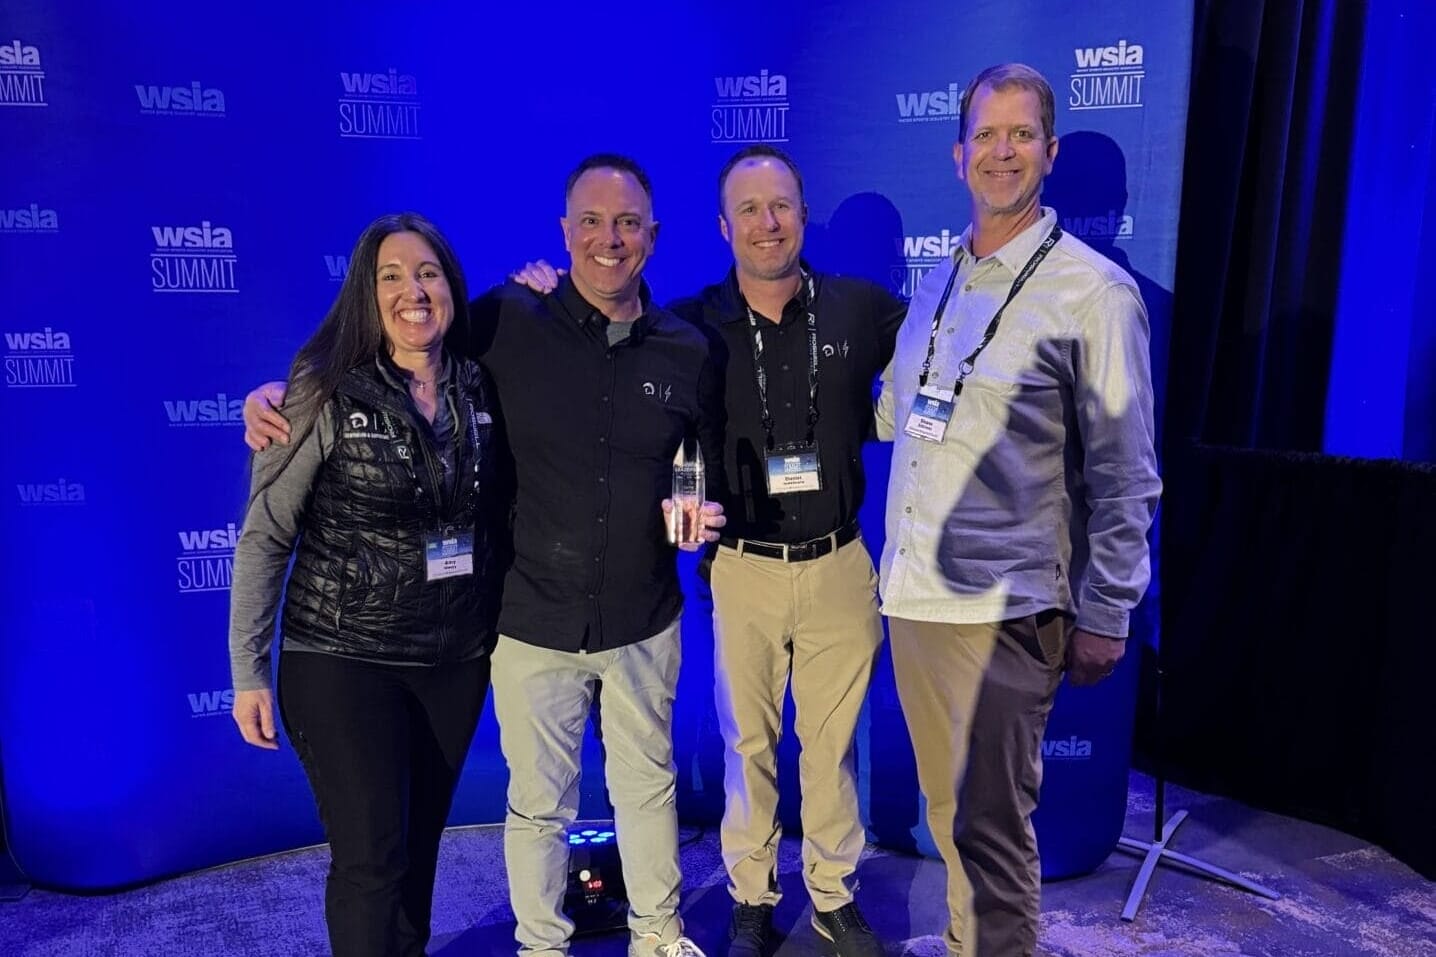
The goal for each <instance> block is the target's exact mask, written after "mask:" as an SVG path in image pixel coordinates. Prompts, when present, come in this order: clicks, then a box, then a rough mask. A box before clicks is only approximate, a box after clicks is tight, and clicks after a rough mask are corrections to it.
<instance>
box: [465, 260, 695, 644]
mask: <svg viewBox="0 0 1436 957" xmlns="http://www.w3.org/2000/svg"><path fill="white" fill-rule="evenodd" d="M469 318H470V324H471V327H470V331H471V333H472V340H471V341H470V343H469V351H470V352H472V353H473V354H474V355H475V357H476V358H478V359H479V360H480V361H482V362H483V364H484V366H485V367H486V368H487V369H488V370H489V373H490V374H491V375H492V376H493V379H494V383H495V385H496V387H497V390H498V398H499V404H500V406H501V407H502V411H503V417H504V425H505V431H506V432H507V435H508V442H509V446H510V448H511V449H512V453H513V466H514V471H515V478H516V480H517V484H516V489H515V515H514V561H513V565H512V567H511V569H510V571H509V574H508V577H507V579H506V580H505V583H504V600H503V611H502V613H501V615H500V618H499V630H500V631H501V632H502V633H503V634H505V635H508V636H509V637H511V638H515V639H518V640H519V641H523V642H526V643H528V644H532V645H539V646H541V647H545V648H555V649H558V650H561V651H579V650H587V651H600V650H603V649H606V648H616V647H619V646H621V645H626V644H631V643H633V642H636V641H642V640H643V639H645V638H649V637H651V636H653V635H655V634H657V633H658V632H660V631H662V630H663V629H664V628H666V627H668V625H669V624H671V623H672V621H673V619H674V618H676V617H677V616H678V613H679V612H680V611H681V610H682V607H683V596H682V592H681V591H680V590H679V587H678V571H677V564H676V559H675V550H674V547H673V546H672V545H669V544H668V541H667V536H666V530H665V528H664V523H663V515H662V512H661V510H660V502H661V501H662V500H663V498H665V497H666V496H668V495H669V494H671V492H672V477H673V454H674V452H675V451H677V449H678V443H679V442H680V441H682V440H683V439H685V438H688V437H693V438H696V439H697V440H698V441H699V442H700V443H701V444H702V446H703V454H704V458H705V461H706V462H707V463H710V467H709V473H710V475H711V479H710V482H709V484H710V485H715V486H716V485H717V483H718V482H720V481H721V472H720V467H719V466H718V465H717V463H718V461H719V458H720V456H721V453H722V447H721V444H720V443H721V435H722V421H721V417H722V405H721V402H722V397H721V394H720V390H721V385H720V384H719V382H718V379H717V372H716V367H715V366H714V365H713V363H712V359H711V356H710V349H709V344H708V342H707V341H706V339H705V337H704V336H703V335H702V334H701V332H699V331H698V330H695V329H694V328H693V327H692V326H691V325H689V324H688V323H685V322H683V321H681V320H680V319H678V318H677V317H676V316H674V315H672V314H671V313H669V312H666V311H664V310H662V309H659V308H656V307H654V306H652V305H650V304H649V303H648V301H647V298H646V297H645V299H644V313H643V315H642V316H641V317H640V318H638V319H636V320H634V323H633V327H632V332H631V333H630V335H629V336H628V338H627V339H625V340H623V341H621V342H619V343H617V344H616V345H613V346H610V345H609V343H608V337H607V333H606V328H607V323H608V320H607V319H606V318H605V317H604V316H603V315H602V314H601V313H600V312H598V310H596V309H595V308H594V307H593V306H592V305H590V304H589V303H588V302H587V301H585V300H584V298H583V296H582V295H580V294H579V292H578V290H577V289H576V288H575V287H574V285H573V281H572V280H571V279H569V278H568V277H564V279H563V280H562V281H561V282H560V284H559V286H558V288H557V289H555V290H554V292H553V293H552V294H550V295H548V296H543V297H540V296H538V295H537V294H535V293H533V292H531V291H530V290H528V289H526V288H524V287H522V286H518V285H515V284H512V283H510V284H507V285H504V286H499V287H496V288H495V289H493V290H491V291H490V292H489V293H487V294H485V295H484V296H482V297H480V298H479V299H477V300H475V301H474V303H473V304H472V305H471V306H470V310H469ZM711 497H712V495H711V493H710V498H711Z"/></svg>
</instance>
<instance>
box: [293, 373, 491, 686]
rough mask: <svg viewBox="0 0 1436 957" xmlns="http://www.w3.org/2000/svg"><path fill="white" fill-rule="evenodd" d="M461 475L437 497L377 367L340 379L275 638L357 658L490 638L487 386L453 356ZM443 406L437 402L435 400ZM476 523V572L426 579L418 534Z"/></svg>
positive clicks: (437, 652) (432, 469)
mask: <svg viewBox="0 0 1436 957" xmlns="http://www.w3.org/2000/svg"><path fill="white" fill-rule="evenodd" d="M449 362H450V363H451V368H452V370H453V371H452V374H451V376H450V380H449V387H450V390H451V395H452V396H453V398H454V409H455V412H456V416H455V418H456V425H455V430H456V438H455V441H456V442H457V455H456V461H457V477H456V479H455V480H454V482H453V491H452V492H451V493H446V491H445V488H444V483H443V482H442V480H441V479H440V465H439V462H438V459H437V457H436V456H435V454H434V451H433V449H432V448H431V447H430V443H429V440H428V438H427V433H426V431H425V429H424V428H423V427H422V425H421V423H420V422H419V421H418V420H417V419H416V418H415V417H414V413H413V412H411V411H410V408H409V406H410V404H409V402H408V397H407V396H406V395H404V394H403V392H402V389H401V388H400V387H396V386H395V385H394V384H392V383H390V382H389V381H387V380H386V378H385V377H384V376H383V375H382V374H381V373H380V370H379V368H378V366H377V364H376V363H367V364H365V365H363V366H360V367H358V368H355V369H353V370H351V371H350V372H349V374H348V375H347V376H345V378H344V379H343V380H342V381H341V382H340V384H339V387H338V389H337V390H336V391H335V394H334V397H333V398H332V399H331V400H330V402H329V403H328V404H327V405H326V407H325V409H324V411H322V412H321V413H320V414H321V415H325V414H327V415H331V416H332V417H333V423H334V434H335V445H334V449H333V450H332V451H331V452H330V453H329V456H328V457H327V458H326V459H325V461H324V465H323V466H322V467H321V468H320V471H319V474H318V476H317V478H316V480H315V483H314V489H313V491H312V492H311V497H310V501H309V505H308V510H307V513H306V515H305V519H304V530H303V534H302V535H301V537H300V540H299V547H298V549H297V552H296V555H295V559H294V569H293V571H292V572H291V573H290V576H289V584H288V587H287V589H286V594H285V602H284V640H285V641H286V642H289V643H293V644H300V645H304V646H306V647H308V648H312V649H315V650H318V651H327V652H335V653H340V654H352V655H355V656H357V657H361V658H364V659H367V660H373V661H393V662H403V663H415V664H437V663H440V662H450V661H460V660H464V659H468V658H471V657H473V656H475V655H477V654H482V653H485V652H487V651H488V650H489V649H491V648H492V647H493V644H494V641H495V639H496V631H495V624H496V622H497V619H498V604H499V594H500V588H501V582H502V571H503V570H502V569H501V568H500V567H498V566H499V562H498V561H497V560H496V558H495V552H496V550H495V548H494V543H495V541H494V540H495V537H496V532H497V529H498V527H499V526H498V525H497V524H496V523H497V522H498V521H500V516H501V515H503V514H505V509H504V507H503V504H502V503H501V502H498V501H494V499H495V495H494V492H493V489H492V487H491V486H492V485H493V484H494V483H493V482H492V479H493V477H494V475H495V468H494V451H495V449H494V423H493V419H492V415H493V409H492V407H491V405H490V396H491V395H492V389H491V387H490V386H489V384H488V382H487V377H486V375H485V373H484V372H483V371H482V370H481V369H480V368H479V366H478V365H477V364H476V363H474V362H471V361H468V360H461V359H458V358H457V357H454V356H450V357H449ZM441 401H443V397H441ZM466 529H472V530H473V533H474V571H473V574H470V575H462V576H458V577H454V578H441V579H439V580H437V581H426V578H427V575H426V560H425V554H424V536H425V534H426V533H430V532H441V533H445V534H452V533H454V532H457V531H460V530H466Z"/></svg>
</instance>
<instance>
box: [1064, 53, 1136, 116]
mask: <svg viewBox="0 0 1436 957" xmlns="http://www.w3.org/2000/svg"><path fill="white" fill-rule="evenodd" d="M1072 54H1073V56H1074V57H1075V59H1076V61H1077V69H1076V70H1075V71H1074V72H1073V73H1072V75H1071V77H1070V83H1071V92H1070V94H1069V95H1068V97H1067V108H1068V109H1070V110H1130V109H1138V108H1140V107H1141V106H1142V81H1143V80H1144V79H1146V77H1147V69H1146V55H1145V52H1144V51H1143V50H1142V46H1141V44H1138V43H1128V42H1127V41H1126V40H1118V41H1117V45H1116V46H1110V47H1077V48H1075V49H1073V51H1072Z"/></svg>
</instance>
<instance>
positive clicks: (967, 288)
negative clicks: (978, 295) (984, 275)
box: [962, 283, 972, 292]
mask: <svg viewBox="0 0 1436 957" xmlns="http://www.w3.org/2000/svg"><path fill="white" fill-rule="evenodd" d="M962 291H963V292H972V283H968V284H967V285H966V286H963V287H962Z"/></svg>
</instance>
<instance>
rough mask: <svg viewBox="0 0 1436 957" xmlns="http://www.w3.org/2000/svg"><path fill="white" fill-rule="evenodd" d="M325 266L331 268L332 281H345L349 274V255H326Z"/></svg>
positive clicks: (330, 278) (330, 276)
mask: <svg viewBox="0 0 1436 957" xmlns="http://www.w3.org/2000/svg"><path fill="white" fill-rule="evenodd" d="M324 268H325V269H327V270H329V281H330V282H343V281H344V277H345V276H347V275H349V257H348V256H325V257H324Z"/></svg>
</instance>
